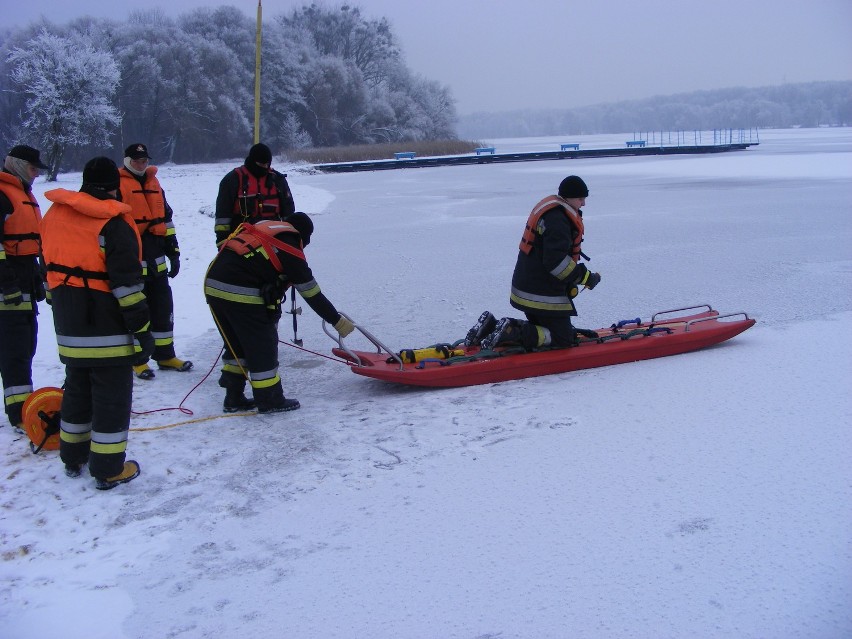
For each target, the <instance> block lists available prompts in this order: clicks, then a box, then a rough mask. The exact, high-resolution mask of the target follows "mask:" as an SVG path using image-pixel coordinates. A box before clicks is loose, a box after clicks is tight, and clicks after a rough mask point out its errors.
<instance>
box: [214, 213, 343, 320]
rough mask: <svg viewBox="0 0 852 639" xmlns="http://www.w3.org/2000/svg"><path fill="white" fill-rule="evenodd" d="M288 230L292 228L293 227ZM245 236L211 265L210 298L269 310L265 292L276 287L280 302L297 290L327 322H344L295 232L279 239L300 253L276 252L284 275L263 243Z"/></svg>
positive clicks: (225, 248) (228, 245)
mask: <svg viewBox="0 0 852 639" xmlns="http://www.w3.org/2000/svg"><path fill="white" fill-rule="evenodd" d="M286 226H288V227H290V225H289V224H287V225H286ZM290 228H291V229H292V227H290ZM245 234H246V232H245V231H241V232H239V233H237V235H235V236H234V237H232V238H231V239H230V240H228V241H227V242H226V243H225V245H224V246H223V247H222V249H221V250H220V252H219V254H218V255H217V256H216V258H215V259H214V260H213V263H212V264H211V265H210V269H209V270H208V272H207V279H206V280H205V282H204V294H205V295H206V296H207V297H208V298H211V297H212V298H218V299H221V300H225V301H228V302H233V303H237V304H248V305H259V306H268V304H267V302H268V300H269V297H270V296H269V295H266V296H264V294H263V293H262V292H261V289H264V288H266V287H269V286H272V287H274V288H275V295H274V297H275V298H276V299H278V300H280V299H281V298H282V297H283V295H284V293H285V292H286V289H287V288H289V287H290V286H293V287H294V288H295V289H296V290H297V291H298V292H299V295H301V296H302V298H304V300H305V301H306V302H307V303H308V305H309V306H310V307H311V309H313V311H314V312H315V313H316V314H317V315H319V316H320V317H321V318H322V319H324V320H325V321H326V322H328V323H329V324H336V323H337V322H338V320H340V314H339V313H338V312H337V310H336V309H335V308H334V305H333V304H332V303H331V302H330V301H329V300H328V298H326V296H325V295H324V294H323V292H322V291H321V290H320V286H319V284H317V281H316V280H315V279H314V275H313V273H312V272H311V268H310V266H308V263H307V261H306V260H305V258H304V254H303V253H302V252H301V249H302V246H301V241H300V238H299V234H298V233H297V232H296V231H295V229H293V232H285V233H279V234H277V235H276V239H278V240H281V241H283V242H284V243H286V244H287V245H288V246H291V247H293V248H294V249H296V250H295V251H292V252H290V251H283V250H277V249H274V250H275V254H276V257H277V259H278V262H279V263H280V265H281V272H280V273H279V271H278V270H277V269H276V267H275V266H274V265H273V263H272V261H271V260H270V259H269V257H268V255H267V251H266V249H265V248H264V247H263V246H261V245H260V243H259V242H257V241H254V240H253V239H252V238H250V237H245ZM264 298H266V300H267V302H265V301H264ZM270 310H272V311H274V310H275V309H270Z"/></svg>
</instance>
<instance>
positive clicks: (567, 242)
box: [509, 195, 588, 349]
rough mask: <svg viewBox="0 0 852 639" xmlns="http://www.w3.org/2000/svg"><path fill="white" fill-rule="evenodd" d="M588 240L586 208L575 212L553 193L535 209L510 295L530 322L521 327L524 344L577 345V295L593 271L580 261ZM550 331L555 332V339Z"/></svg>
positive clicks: (532, 346) (524, 237)
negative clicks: (573, 320) (574, 325)
mask: <svg viewBox="0 0 852 639" xmlns="http://www.w3.org/2000/svg"><path fill="white" fill-rule="evenodd" d="M582 241H583V213H582V211H579V210H576V211H575V210H574V209H573V208H572V207H571V206H570V205H569V204H568V203H567V202H566V201H565V200H564V199H563V198H561V197H559V196H558V195H550V196H548V197H546V198H544V199H543V200H541V201H540V202H539V203H538V204H536V205H535V206H534V207H533V210H532V211H531V213H530V215H529V218H528V219H527V224H526V227H525V229H524V235H523V237H522V239H521V245H520V250H519V251H518V260H517V262H516V263H515V271H514V273H513V274H512V292H511V296H510V298H509V303H510V304H511V305H512V306H513V307H515V308H517V309H519V310H521V311H523V312H524V314H525V315H526V317H527V319H528V320H529V322H530V323H529V324H525V325H524V326H523V327H522V329H521V344H522V345H523V346H524V348H528V349H529V348H535V347H536V346H541V345H543V344H545V343H547V344H549V345H551V346H568V345H570V344H571V343H573V340H574V331H573V328H572V326H571V317H572V316H574V315H576V314H577V311H576V309H575V308H574V302H573V298H574V297H575V296H576V295H577V289H578V286H579V283H580V282H582V281H583V280H584V278H585V276H586V273H587V272H588V269H587V268H586V266H585V264H581V263H580V262H579V259H580V244H581V242H582ZM545 332H547V333H549V334H550V335H549V336H550V340H549V342H548V341H547V340H546V338H545Z"/></svg>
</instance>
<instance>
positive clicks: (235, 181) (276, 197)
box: [214, 160, 296, 246]
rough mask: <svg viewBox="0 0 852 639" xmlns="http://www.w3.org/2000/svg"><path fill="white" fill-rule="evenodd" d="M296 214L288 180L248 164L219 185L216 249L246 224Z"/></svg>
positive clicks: (236, 169)
mask: <svg viewBox="0 0 852 639" xmlns="http://www.w3.org/2000/svg"><path fill="white" fill-rule="evenodd" d="M295 211H296V205H295V203H294V201H293V194H292V193H291V192H290V185H289V184H288V183H287V176H286V175H284V174H283V173H278V172H277V171H275V170H273V169H261V168H259V167H256V166H254V165H253V164H250V163H249V162H248V160H247V163H246V164H244V165H243V166H238V167H237V168H235V169H234V170H233V171H230V172H229V173H228V174H227V175H226V176H225V177H224V178H222V181H221V182H220V183H219V194H218V196H217V197H216V222H215V226H214V231H215V233H216V246H222V242H224V241H225V240H226V239H227V238H228V236H229V235H230V234H231V233H233V232H234V231H235V230H236V228H237V227H238V226H239V225H240V224H242V223H243V222H248V223H249V224H256V223H257V222H261V221H263V220H283V219H284V218H286V217H287V216H288V215H292V214H293V213H294V212H295Z"/></svg>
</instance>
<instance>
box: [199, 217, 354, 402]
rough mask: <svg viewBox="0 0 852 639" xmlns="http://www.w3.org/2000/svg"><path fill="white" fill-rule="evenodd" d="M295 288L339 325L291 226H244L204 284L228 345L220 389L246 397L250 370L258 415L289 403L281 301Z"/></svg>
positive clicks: (229, 243)
mask: <svg viewBox="0 0 852 639" xmlns="http://www.w3.org/2000/svg"><path fill="white" fill-rule="evenodd" d="M258 234H264V235H266V237H274V238H275V239H276V240H279V241H281V242H283V243H284V244H286V245H287V249H289V250H280V249H278V248H273V247H269V249H267V248H266V247H264V246H263V243H262V242H261V241H260V240H262V239H264V238H259V237H258ZM269 250H271V251H272V253H273V254H272V255H270V254H269ZM275 262H277V263H278V264H279V265H280V270H279V269H278V268H277V267H276V265H275V264H274V263H275ZM290 286H293V287H294V288H295V290H296V291H298V292H299V294H300V295H301V296H302V298H304V300H305V301H306V302H307V303H308V305H309V306H310V307H311V309H313V310H314V312H316V314H317V315H319V316H320V317H321V318H322V319H324V320H325V321H326V322H328V323H330V324H336V323H337V322H338V321H339V320H340V317H341V316H340V313H338V312H337V310H336V309H335V307H334V305H333V304H332V303H331V302H330V301H329V300H328V298H326V296H325V295H324V294H323V293H322V291H321V290H320V287H319V284H317V282H316V280H315V279H314V276H313V273H312V272H311V269H310V267H309V266H308V263H307V261H306V260H305V256H304V253H303V252H302V243H301V239H300V236H299V233H298V231H297V230H296V229H295V228H294V227H293V226H291V225H290V224H288V223H286V222H259V223H258V224H257V225H254V226H252V225H245V226H244V227H243V229H241V230H240V231H239V232H238V233H237V234H236V235H235V236H234V237H232V238H231V239H229V240H227V241H226V242H225V243H224V245H223V246H222V248H221V249H220V251H219V254H218V255H217V256H216V258H215V259H214V260H213V262H212V263H211V264H210V268H209V269H208V271H207V277H206V278H205V280H204V294H205V296H206V298H207V303H208V304H209V305H210V311H211V313H212V314H213V318H214V320H215V321H216V325H217V326H218V328H219V332H220V333H221V334H222V337H223V339H224V340H225V345H226V346H225V354H224V355H223V357H222V363H223V367H222V375H221V377H220V380H219V385H220V386H221V387H222V388H225V389H228V390H230V391H234V390H236V391H239V392H242V389H243V388H245V382H246V378H245V375H244V373H243V371H245V372H246V373H247V374H248V376H249V381H250V382H251V387H252V391H253V393H254V400H255V402H256V403H257V408H258V410H259V411H263V410H265V409H269V408H272V407H274V406H276V405H277V404H279V403H280V402H281V401H283V398H284V393H283V389H282V387H281V378H280V377H279V375H278V320H279V319H280V318H281V304H280V300H281V298H282V297H283V296H284V294H285V293H286V290H287V289H288V288H289V287H290ZM270 302H272V303H270Z"/></svg>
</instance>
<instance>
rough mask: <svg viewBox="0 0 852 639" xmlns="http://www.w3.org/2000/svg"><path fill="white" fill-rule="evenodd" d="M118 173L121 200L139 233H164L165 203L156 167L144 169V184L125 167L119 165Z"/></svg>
mask: <svg viewBox="0 0 852 639" xmlns="http://www.w3.org/2000/svg"><path fill="white" fill-rule="evenodd" d="M118 175H119V176H120V177H121V181H120V186H119V188H120V189H121V201H122V202H124V203H125V204H127V205H129V206H130V208H131V215H133V219H134V221H135V222H136V228H137V229H138V230H139V234H140V235H142V234H143V233H145V231H147V232H148V233H150V234H151V235H166V203H165V198H164V197H163V189H162V187H161V186H160V181H159V180H158V179H157V167H156V166H149V167H148V168H147V169H145V185H144V186H143V185H141V184H139V180H138V179H137V177H136V176H135V175H134V174H133V173H131V172H130V171H128V170H127V167H124V166H123V167H121V169H119V171H118Z"/></svg>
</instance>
